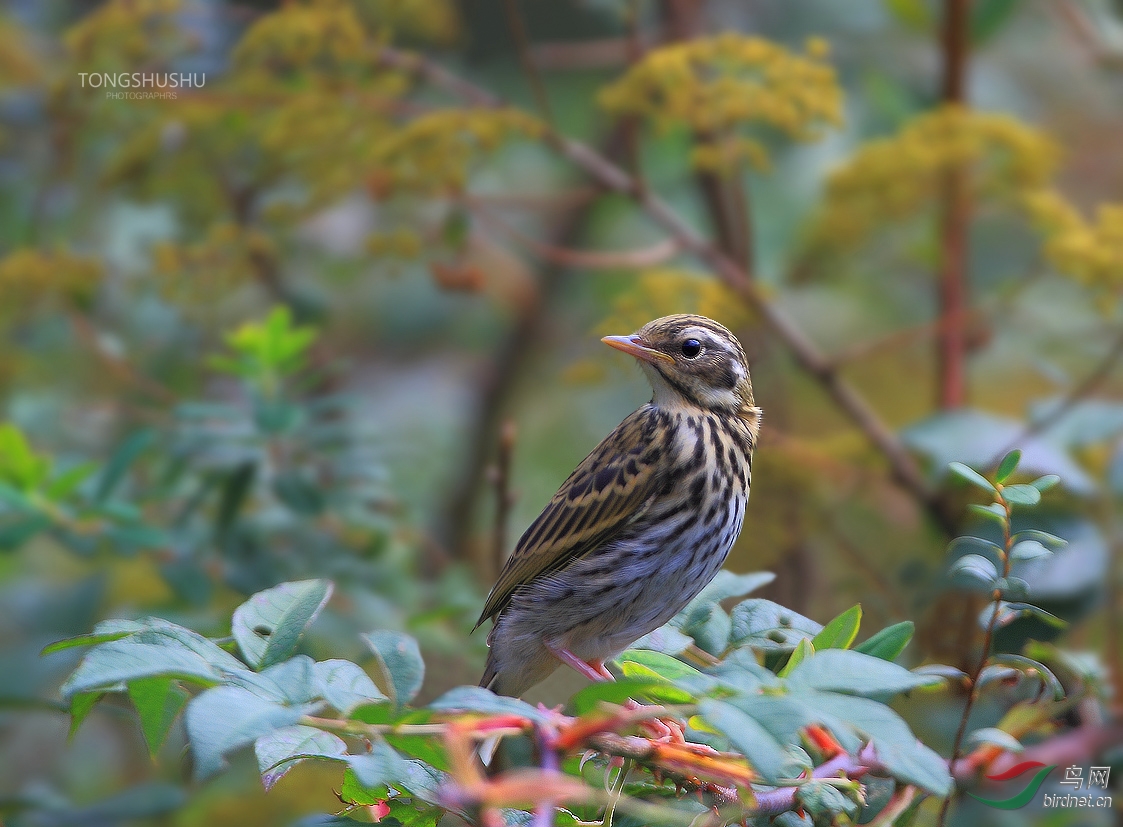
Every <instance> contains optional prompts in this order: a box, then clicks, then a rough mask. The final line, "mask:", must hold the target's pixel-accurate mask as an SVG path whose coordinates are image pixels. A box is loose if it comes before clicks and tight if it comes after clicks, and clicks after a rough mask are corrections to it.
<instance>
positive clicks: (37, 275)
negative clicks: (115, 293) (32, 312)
mask: <svg viewBox="0 0 1123 827" xmlns="http://www.w3.org/2000/svg"><path fill="white" fill-rule="evenodd" d="M101 277H102V267H101V263H100V262H98V261H97V260H95V259H92V258H86V257H84V256H77V255H74V254H72V253H68V252H64V251H55V252H45V251H43V250H34V249H30V248H23V249H19V250H16V251H15V252H13V253H11V254H10V255H8V256H7V257H6V258H2V259H0V315H2V316H4V317H9V316H12V315H17V314H26V313H27V312H28V310H29V309H30V308H33V307H34V306H36V305H37V304H40V303H42V302H45V301H52V300H62V301H64V302H66V303H68V304H72V305H84V304H86V303H88V302H89V301H90V300H91V298H92V297H93V294H94V291H95V290H96V289H97V286H98V284H99V283H100V282H101Z"/></svg>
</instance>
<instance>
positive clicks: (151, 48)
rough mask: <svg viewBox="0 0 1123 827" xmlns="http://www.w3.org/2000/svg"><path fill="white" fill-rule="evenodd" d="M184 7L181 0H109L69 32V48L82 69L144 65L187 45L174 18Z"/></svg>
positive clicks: (67, 43) (67, 38)
mask: <svg viewBox="0 0 1123 827" xmlns="http://www.w3.org/2000/svg"><path fill="white" fill-rule="evenodd" d="M180 7H181V3H180V0H109V1H108V2H106V3H103V4H101V5H100V6H98V7H97V8H96V9H94V10H93V11H92V12H90V14H88V15H86V16H85V17H84V18H82V20H81V21H80V22H78V23H77V24H76V25H75V26H73V27H72V28H71V29H69V30H68V31H67V33H66V36H65V42H66V46H67V49H68V50H69V52H70V55H71V57H72V58H73V59H74V61H75V62H76V63H77V64H79V65H80V66H81V67H82V71H90V72H94V71H103V70H112V69H126V68H129V69H131V68H134V67H137V66H140V65H142V64H143V63H145V62H146V61H148V60H150V59H152V58H155V57H158V56H161V55H163V54H164V52H165V50H166V47H167V46H168V45H169V44H176V45H177V46H182V45H183V44H184V41H183V38H182V34H181V32H180V30H179V29H178V27H177V26H176V23H175V20H174V18H173V15H174V14H175V13H176V12H178V11H179V10H180Z"/></svg>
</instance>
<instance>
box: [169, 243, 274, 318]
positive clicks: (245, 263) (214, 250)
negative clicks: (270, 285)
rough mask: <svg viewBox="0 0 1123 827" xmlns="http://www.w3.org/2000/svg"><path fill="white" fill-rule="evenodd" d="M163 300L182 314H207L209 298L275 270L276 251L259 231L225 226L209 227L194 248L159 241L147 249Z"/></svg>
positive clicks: (212, 310)
mask: <svg viewBox="0 0 1123 827" xmlns="http://www.w3.org/2000/svg"><path fill="white" fill-rule="evenodd" d="M152 256H153V263H154V265H155V273H156V275H157V276H159V277H160V281H159V287H160V290H161V292H162V293H163V295H164V296H165V297H166V298H168V299H170V300H172V301H174V302H175V303H176V304H178V305H180V306H181V307H182V308H184V309H188V310H190V309H192V305H193V304H194V305H195V308H194V309H198V310H202V311H203V312H205V313H209V314H213V312H214V304H213V300H212V299H213V297H214V296H216V295H228V294H230V293H231V292H232V291H234V290H236V289H237V287H238V286H240V285H242V284H245V283H247V282H248V281H250V280H251V279H252V278H253V277H254V276H255V275H263V274H268V272H269V271H271V270H272V269H273V268H275V267H276V259H277V250H276V247H275V245H274V244H273V242H272V240H271V239H270V238H269V237H268V236H267V235H265V234H264V233H263V232H261V231H260V230H256V229H253V228H250V227H241V226H239V225H237V224H233V223H229V222H220V223H216V224H213V225H211V227H210V229H209V231H208V232H207V235H206V237H205V238H203V240H201V241H199V242H197V243H194V244H174V243H170V242H163V243H159V244H156V245H154V247H153V249H152Z"/></svg>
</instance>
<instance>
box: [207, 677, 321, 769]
mask: <svg viewBox="0 0 1123 827" xmlns="http://www.w3.org/2000/svg"><path fill="white" fill-rule="evenodd" d="M305 712H306V710H305V709H303V708H301V707H291V706H282V705H281V704H279V703H276V702H274V701H270V700H266V699H264V698H261V697H259V696H257V695H255V694H254V693H253V692H251V691H250V690H248V689H243V688H241V687H237V686H219V687H215V688H214V689H208V690H207V691H206V692H204V693H203V694H202V695H200V696H199V697H197V698H195V699H194V700H192V701H191V703H189V704H188V705H187V737H188V739H189V740H190V742H191V750H192V752H193V753H194V756H195V778H196V780H199V781H202V780H204V779H206V778H209V777H211V776H212V775H215V774H216V773H218V772H219V771H220V770H222V769H223V767H225V766H226V758H225V756H226V754H227V753H229V752H232V751H233V750H235V749H238V748H239V747H244V746H247V745H249V744H251V743H253V742H254V741H256V740H257V739H258V738H260V737H262V736H263V735H269V734H270V733H272V732H274V731H276V730H278V729H280V728H281V727H287V726H291V725H292V724H295V723H296V722H297V721H299V720H300V718H301V716H302V715H304V714H305Z"/></svg>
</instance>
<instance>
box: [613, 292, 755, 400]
mask: <svg viewBox="0 0 1123 827" xmlns="http://www.w3.org/2000/svg"><path fill="white" fill-rule="evenodd" d="M601 341H602V342H604V343H605V344H606V345H608V346H610V347H614V348H616V349H617V350H622V351H624V352H625V353H628V354H630V355H632V356H634V357H635V358H636V359H637V360H638V361H639V364H640V367H641V368H643V372H644V373H645V374H647V378H648V379H649V380H650V381H651V387H652V389H653V390H654V391H655V393H654V396H653V397H652V400H651V401H652V404H654V405H655V406H656V407H660V408H673V407H681V406H684V405H691V406H697V407H701V408H706V409H709V410H720V411H726V412H728V413H735V414H741V415H745V414H747V413H749V410H750V409H751V410H752V411H753V412H755V415H759V411H758V410H757V408H756V407H755V405H754V403H753V385H752V381H751V380H750V379H749V364H748V360H747V359H746V358H745V350H744V348H742V347H741V343H740V342H738V341H737V337H736V336H734V335H733V334H732V333H730V332H729V330H728V329H727V328H725V327H723V326H722V325H720V324H718V323H717V322H715V321H713V320H712V319H707V318H706V317H705V316H693V315H688V314H679V315H675V316H664V317H663V318H661V319H656V320H655V321H653V322H648V323H647V324H645V325H644V326H643V327H641V328H640V329H639V330H637V331H636V332H635V333H633V334H632V335H630V336H605V337H604V338H603V339H602V340H601Z"/></svg>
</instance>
